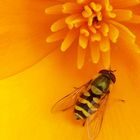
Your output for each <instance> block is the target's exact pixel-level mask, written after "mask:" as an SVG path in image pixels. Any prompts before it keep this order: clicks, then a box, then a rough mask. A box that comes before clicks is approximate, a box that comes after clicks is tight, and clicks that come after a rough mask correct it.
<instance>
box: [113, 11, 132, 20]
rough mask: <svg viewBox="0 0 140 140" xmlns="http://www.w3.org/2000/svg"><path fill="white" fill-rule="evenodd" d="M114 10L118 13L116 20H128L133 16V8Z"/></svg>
mask: <svg viewBox="0 0 140 140" xmlns="http://www.w3.org/2000/svg"><path fill="white" fill-rule="evenodd" d="M113 12H114V13H115V14H116V17H115V20H117V21H128V20H130V19H131V18H132V15H133V13H132V11H131V10H125V9H116V10H113Z"/></svg>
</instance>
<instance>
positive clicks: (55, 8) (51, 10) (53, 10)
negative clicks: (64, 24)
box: [45, 5, 63, 14]
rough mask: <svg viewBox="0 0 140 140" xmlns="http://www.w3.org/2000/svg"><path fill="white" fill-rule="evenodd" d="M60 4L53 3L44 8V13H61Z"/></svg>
mask: <svg viewBox="0 0 140 140" xmlns="http://www.w3.org/2000/svg"><path fill="white" fill-rule="evenodd" d="M62 9H63V7H62V5H54V6H52V7H49V8H46V9H45V13H46V14H61V13H62Z"/></svg>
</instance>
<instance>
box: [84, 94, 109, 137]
mask: <svg viewBox="0 0 140 140" xmlns="http://www.w3.org/2000/svg"><path fill="white" fill-rule="evenodd" d="M108 97H109V94H107V95H105V96H104V97H103V98H102V100H101V103H100V107H99V108H98V110H97V112H96V113H95V114H93V115H92V116H90V117H89V118H87V120H86V123H85V126H86V129H87V132H88V137H89V139H90V140H95V139H96V137H97V136H98V134H99V133H100V130H101V127H102V122H103V117H104V113H105V110H106V106H107V101H108Z"/></svg>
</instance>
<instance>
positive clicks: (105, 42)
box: [100, 37, 110, 52]
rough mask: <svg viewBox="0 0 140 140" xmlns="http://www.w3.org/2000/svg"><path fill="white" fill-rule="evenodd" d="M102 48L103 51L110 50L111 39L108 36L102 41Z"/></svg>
mask: <svg viewBox="0 0 140 140" xmlns="http://www.w3.org/2000/svg"><path fill="white" fill-rule="evenodd" d="M100 50H101V51H102V52H107V51H109V50H110V41H109V39H108V38H107V37H104V38H102V40H101V41H100Z"/></svg>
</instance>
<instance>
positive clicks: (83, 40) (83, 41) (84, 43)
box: [79, 34, 88, 49]
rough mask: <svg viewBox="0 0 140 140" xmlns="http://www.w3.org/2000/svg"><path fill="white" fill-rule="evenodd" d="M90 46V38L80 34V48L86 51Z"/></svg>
mask: <svg viewBox="0 0 140 140" xmlns="http://www.w3.org/2000/svg"><path fill="white" fill-rule="evenodd" d="M87 45H88V37H86V36H85V35H83V34H80V36H79V46H81V47H82V48H83V49H86V48H87Z"/></svg>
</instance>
